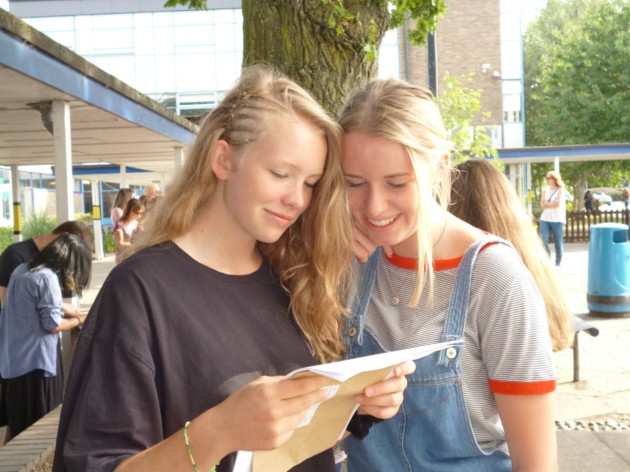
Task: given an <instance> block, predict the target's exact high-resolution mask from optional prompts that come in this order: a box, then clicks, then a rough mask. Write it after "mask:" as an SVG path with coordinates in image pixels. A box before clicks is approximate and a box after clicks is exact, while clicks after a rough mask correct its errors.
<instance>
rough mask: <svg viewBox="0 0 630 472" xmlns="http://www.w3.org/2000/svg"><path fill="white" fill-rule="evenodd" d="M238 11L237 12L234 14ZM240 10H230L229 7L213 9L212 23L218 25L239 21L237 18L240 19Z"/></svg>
mask: <svg viewBox="0 0 630 472" xmlns="http://www.w3.org/2000/svg"><path fill="white" fill-rule="evenodd" d="M236 12H238V14H236ZM242 17H243V15H242V11H241V10H240V9H239V10H230V9H225V10H223V9H221V10H215V11H214V24H216V25H219V24H223V23H234V22H235V21H239V18H241V19H242Z"/></svg>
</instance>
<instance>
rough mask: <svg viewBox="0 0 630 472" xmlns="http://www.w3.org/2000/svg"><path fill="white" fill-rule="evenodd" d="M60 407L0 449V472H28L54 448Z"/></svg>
mask: <svg viewBox="0 0 630 472" xmlns="http://www.w3.org/2000/svg"><path fill="white" fill-rule="evenodd" d="M60 412H61V406H58V407H57V408H55V409H54V410H52V411H51V412H49V413H48V414H47V415H46V416H44V417H43V418H40V419H39V420H38V421H37V422H36V423H35V424H33V425H31V426H29V427H28V428H26V429H25V430H24V431H22V432H21V433H20V434H18V435H17V436H16V437H14V438H13V439H12V440H11V441H9V442H8V443H7V444H5V445H4V446H2V447H0V472H30V471H32V470H33V469H34V468H35V467H36V466H38V465H39V464H41V463H42V462H44V461H45V460H46V459H47V458H48V456H49V455H50V454H51V453H52V451H53V450H54V448H55V441H56V439H57V427H58V425H59V413H60Z"/></svg>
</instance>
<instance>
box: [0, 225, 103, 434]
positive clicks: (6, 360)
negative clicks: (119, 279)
mask: <svg viewBox="0 0 630 472" xmlns="http://www.w3.org/2000/svg"><path fill="white" fill-rule="evenodd" d="M91 269H92V251H91V249H90V248H89V247H88V245H87V244H86V243H85V241H83V240H82V239H81V238H79V237H78V236H75V235H73V234H62V235H61V236H59V237H58V238H57V239H55V240H54V241H53V242H52V243H50V244H49V245H48V246H46V247H45V248H44V250H43V251H42V252H40V253H39V254H36V255H35V256H33V258H32V259H31V261H30V262H25V263H24V264H21V265H20V266H18V267H17V268H16V269H15V271H14V272H13V274H12V275H11V280H10V281H9V286H8V289H7V295H6V299H5V303H4V305H3V306H2V314H1V316H0V375H1V376H2V398H1V399H0V424H3V425H8V426H7V432H5V438H4V439H5V440H7V441H8V440H9V439H10V438H11V437H13V436H16V435H18V434H19V433H21V432H22V431H23V430H25V429H26V428H28V427H29V426H30V425H32V424H33V423H35V422H36V421H37V420H38V419H40V418H41V417H43V416H44V415H45V414H46V413H48V412H49V411H50V410H52V409H53V408H55V407H56V406H57V405H59V404H60V403H61V399H62V394H63V369H62V363H61V356H60V352H59V351H60V346H59V335H58V333H59V332H60V331H70V330H71V329H73V328H75V327H77V326H81V325H82V324H83V321H84V320H85V316H86V315H84V314H81V313H77V314H76V315H73V316H68V315H64V314H63V312H62V307H61V302H62V291H64V292H65V291H73V292H74V293H76V294H77V295H78V296H81V294H82V293H83V290H84V289H85V288H86V287H87V286H88V284H89V282H90V276H91Z"/></svg>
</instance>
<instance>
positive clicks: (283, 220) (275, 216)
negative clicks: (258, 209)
mask: <svg viewBox="0 0 630 472" xmlns="http://www.w3.org/2000/svg"><path fill="white" fill-rule="evenodd" d="M266 211H267V214H268V215H269V216H270V217H271V219H272V220H274V221H276V222H277V223H279V224H280V225H282V226H289V225H290V224H291V223H293V220H294V218H293V217H292V216H287V215H283V214H282V213H276V212H274V211H270V210H266Z"/></svg>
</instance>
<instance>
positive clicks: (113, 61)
mask: <svg viewBox="0 0 630 472" xmlns="http://www.w3.org/2000/svg"><path fill="white" fill-rule="evenodd" d="M94 64H96V65H97V66H98V67H100V68H101V69H103V70H104V71H106V72H107V73H108V74H111V75H113V76H114V77H117V78H118V79H120V80H122V81H123V82H125V83H126V84H128V85H131V86H132V87H134V88H135V82H136V75H135V72H136V71H135V65H134V59H133V56H132V55H130V54H129V55H124V56H122V55H106V56H95V57H94Z"/></svg>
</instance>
